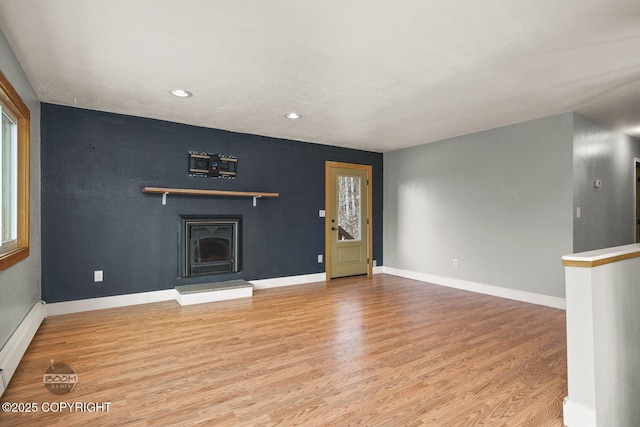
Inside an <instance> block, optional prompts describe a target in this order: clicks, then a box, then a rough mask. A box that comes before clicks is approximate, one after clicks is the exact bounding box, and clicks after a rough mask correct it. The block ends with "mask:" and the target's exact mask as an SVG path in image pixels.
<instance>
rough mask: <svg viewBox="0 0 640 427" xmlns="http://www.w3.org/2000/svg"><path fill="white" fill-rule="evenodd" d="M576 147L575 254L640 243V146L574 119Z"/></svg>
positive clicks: (635, 142) (639, 143)
mask: <svg viewBox="0 0 640 427" xmlns="http://www.w3.org/2000/svg"><path fill="white" fill-rule="evenodd" d="M573 144H574V159H573V180H574V218H575V219H574V239H573V245H574V252H583V251H588V250H592V249H602V248H608V247H613V246H620V245H625V244H629V243H635V215H636V214H635V204H636V201H635V188H634V187H635V184H634V180H635V162H634V157H640V142H638V141H637V140H635V139H633V138H631V137H629V136H627V135H624V134H622V133H620V132H617V131H614V130H611V129H608V128H606V127H604V126H602V125H600V124H598V123H596V122H594V121H593V120H590V119H588V118H586V117H583V116H581V115H579V114H574V140H573ZM597 179H599V180H601V181H602V186H601V187H600V188H595V186H594V181H595V180H597ZM577 207H580V211H581V216H580V218H577V217H576V215H575V212H576V208H577Z"/></svg>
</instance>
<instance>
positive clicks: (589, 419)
mask: <svg viewBox="0 0 640 427" xmlns="http://www.w3.org/2000/svg"><path fill="white" fill-rule="evenodd" d="M562 422H563V424H564V425H565V426H566V427H596V424H597V420H596V411H594V410H593V409H590V408H587V407H586V406H582V405H580V404H577V403H575V402H572V401H570V400H569V397H565V399H564V403H563V405H562Z"/></svg>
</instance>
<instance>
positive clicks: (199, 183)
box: [41, 104, 382, 302]
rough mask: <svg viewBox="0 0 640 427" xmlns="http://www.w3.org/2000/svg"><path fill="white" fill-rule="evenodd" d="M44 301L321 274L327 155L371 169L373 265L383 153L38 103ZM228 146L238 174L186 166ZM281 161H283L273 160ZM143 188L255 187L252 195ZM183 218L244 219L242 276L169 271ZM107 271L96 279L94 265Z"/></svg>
mask: <svg viewBox="0 0 640 427" xmlns="http://www.w3.org/2000/svg"><path fill="white" fill-rule="evenodd" d="M41 114H42V116H41V117H42V118H41V120H42V121H41V139H42V145H41V163H42V298H43V299H44V300H45V301H46V302H59V301H69V300H77V299H84V298H94V297H102V296H111V295H122V294H130V293H137V292H147V291H156V290H163V289H172V288H173V287H175V286H176V285H186V284H190V283H205V282H215V281H225V280H231V279H245V280H254V279H265V278H275V277H286V276H294V275H301V274H311V273H320V272H323V271H324V265H323V264H319V263H318V262H317V259H318V255H319V254H324V218H320V217H319V215H318V211H319V210H320V209H324V208H325V207H324V164H325V161H328V160H331V161H338V162H347V163H361V164H370V165H373V191H374V193H373V249H374V259H376V261H377V262H378V265H382V154H381V153H373V152H367V151H359V150H349V149H344V148H338V147H332V146H326V145H320V144H311V143H304V142H297V141H290V140H283V139H277V138H269V137H263V136H258V135H248V134H239V133H234V132H228V131H222V130H217V129H209V128H203V127H197V126H190V125H184V124H178V123H170V122H164V121H159V120H154V119H145V118H139V117H131V116H124V115H119V114H112V113H105V112H100V111H90V110H82V109H78V108H73V107H63V106H59V105H52V104H42V113H41ZM193 149H202V150H206V152H211V153H232V154H233V155H234V156H236V157H237V159H239V160H241V161H242V171H241V173H238V175H237V176H236V178H235V179H199V178H195V177H192V176H189V174H188V173H186V171H185V161H186V159H185V157H186V155H187V153H188V152H189V150H193ZM282 159H287V168H286V171H284V170H283V169H282V168H280V167H265V165H280V164H281V162H282ZM145 186H155V187H172V188H195V189H212V190H229V191H264V192H277V193H280V195H279V197H273V198H261V199H259V201H258V203H257V206H255V207H254V206H253V205H252V201H251V199H250V198H243V197H226V196H223V197H206V196H205V197H203V196H181V195H171V196H169V197H167V204H166V205H165V206H163V205H162V203H161V196H159V195H157V194H146V193H143V192H142V189H143V188H144V187H145ZM181 215H193V216H203V215H210V216H233V215H238V216H242V236H243V237H242V239H243V241H242V271H241V272H239V273H229V274H217V275H212V276H201V277H188V278H179V277H178V273H177V271H178V264H177V263H178V224H179V220H180V216H181ZM95 270H103V271H104V281H103V282H98V283H94V281H93V272H94V271H95Z"/></svg>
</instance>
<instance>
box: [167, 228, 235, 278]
mask: <svg viewBox="0 0 640 427" xmlns="http://www.w3.org/2000/svg"><path fill="white" fill-rule="evenodd" d="M241 226H242V217H240V216H224V217H218V216H213V217H211V216H206V217H205V216H180V225H179V229H178V244H179V250H178V256H179V258H178V270H179V271H178V274H179V276H180V277H191V276H206V275H211V274H223V273H237V272H239V271H240V269H241V263H240V254H241V251H240V236H241Z"/></svg>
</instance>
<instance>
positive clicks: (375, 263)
mask: <svg viewBox="0 0 640 427" xmlns="http://www.w3.org/2000/svg"><path fill="white" fill-rule="evenodd" d="M373 266H374V267H377V266H378V261H377V260H375V259H374V260H373Z"/></svg>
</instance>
